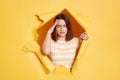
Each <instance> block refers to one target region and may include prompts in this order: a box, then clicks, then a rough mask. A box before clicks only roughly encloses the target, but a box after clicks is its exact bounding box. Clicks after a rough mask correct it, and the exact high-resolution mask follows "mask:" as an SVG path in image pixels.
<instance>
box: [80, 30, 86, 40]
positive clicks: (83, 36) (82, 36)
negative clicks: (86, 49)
mask: <svg viewBox="0 0 120 80" xmlns="http://www.w3.org/2000/svg"><path fill="white" fill-rule="evenodd" d="M83 40H88V35H87V33H86V32H83V33H82V34H81V35H80V42H82V41H83Z"/></svg>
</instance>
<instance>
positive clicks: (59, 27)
mask: <svg viewBox="0 0 120 80" xmlns="http://www.w3.org/2000/svg"><path fill="white" fill-rule="evenodd" d="M57 21H58V23H57V24H56V32H57V34H58V36H59V37H66V34H67V25H66V23H65V21H64V20H63V19H57Z"/></svg>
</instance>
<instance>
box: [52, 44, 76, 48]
mask: <svg viewBox="0 0 120 80" xmlns="http://www.w3.org/2000/svg"><path fill="white" fill-rule="evenodd" d="M51 46H52V47H55V48H73V47H77V44H69V45H57V44H54V43H51Z"/></svg>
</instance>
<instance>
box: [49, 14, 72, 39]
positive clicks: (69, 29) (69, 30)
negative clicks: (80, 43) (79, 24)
mask: <svg viewBox="0 0 120 80" xmlns="http://www.w3.org/2000/svg"><path fill="white" fill-rule="evenodd" d="M57 19H63V20H64V21H65V23H66V27H67V34H66V38H65V40H66V41H69V40H71V39H72V38H73V31H72V26H71V23H70V20H69V18H68V16H66V15H65V14H58V15H57V16H56V17H55V19H54V22H55V21H56V20H57ZM51 37H52V39H53V40H54V41H57V40H58V35H57V32H56V27H55V29H54V31H53V32H52V35H51Z"/></svg>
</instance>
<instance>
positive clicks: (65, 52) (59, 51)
mask: <svg viewBox="0 0 120 80" xmlns="http://www.w3.org/2000/svg"><path fill="white" fill-rule="evenodd" d="M75 51H76V50H56V49H55V50H52V53H54V54H63V53H64V54H69V53H75Z"/></svg>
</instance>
